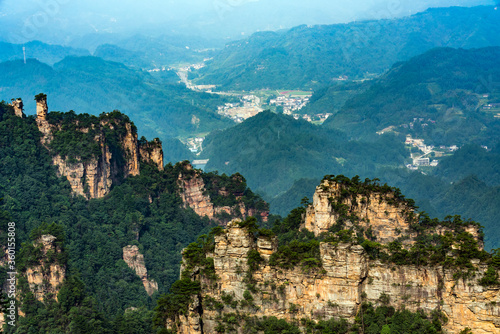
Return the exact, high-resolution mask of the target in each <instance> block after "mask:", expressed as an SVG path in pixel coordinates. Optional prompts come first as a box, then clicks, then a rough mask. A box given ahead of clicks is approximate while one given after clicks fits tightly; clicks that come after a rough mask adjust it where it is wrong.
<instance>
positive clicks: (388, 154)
mask: <svg viewBox="0 0 500 334" xmlns="http://www.w3.org/2000/svg"><path fill="white" fill-rule="evenodd" d="M395 142H396V140H395V138H394V137H393V136H391V135H388V136H381V137H380V138H377V140H376V141H373V142H358V141H349V140H348V139H347V138H346V136H345V135H344V134H343V133H341V132H339V131H332V130H328V129H325V128H322V127H319V126H316V125H313V124H310V123H308V122H306V121H303V120H295V119H294V118H293V117H290V116H286V115H279V114H274V113H272V112H270V111H264V112H262V113H260V114H258V115H256V116H255V117H252V118H250V119H248V120H246V121H245V122H243V123H242V124H239V125H237V126H235V127H233V128H229V129H227V130H224V131H220V132H215V133H212V134H210V135H209V136H208V137H207V138H206V140H205V143H204V147H205V148H204V151H203V156H205V157H206V158H209V159H210V161H209V163H208V165H207V169H208V170H218V171H219V172H221V173H226V174H234V173H237V172H239V173H241V174H243V175H245V178H246V179H247V181H248V184H249V185H250V187H251V188H252V189H254V190H255V191H256V192H259V193H263V194H266V195H267V197H266V196H265V199H267V200H270V199H271V198H272V197H274V196H276V195H278V194H280V193H282V192H284V191H286V190H287V189H289V188H290V187H291V186H292V185H293V182H294V180H297V179H300V178H321V177H323V176H324V175H325V174H327V173H328V172H329V171H331V170H335V171H338V172H342V173H344V174H349V173H353V174H363V173H365V172H366V171H370V170H375V169H376V168H377V167H379V166H391V165H393V166H395V165H396V164H397V163H398V162H399V163H403V162H404V155H405V154H406V153H405V149H404V147H403V145H402V144H401V145H399V144H398V143H396V144H395Z"/></svg>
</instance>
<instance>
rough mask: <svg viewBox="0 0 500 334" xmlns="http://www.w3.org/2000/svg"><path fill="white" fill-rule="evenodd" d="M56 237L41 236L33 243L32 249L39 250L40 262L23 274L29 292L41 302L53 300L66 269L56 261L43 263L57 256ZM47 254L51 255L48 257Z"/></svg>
mask: <svg viewBox="0 0 500 334" xmlns="http://www.w3.org/2000/svg"><path fill="white" fill-rule="evenodd" d="M55 241H56V237H54V236H52V235H42V236H41V237H40V238H39V239H38V240H36V241H35V242H34V244H33V245H34V247H35V248H39V249H40V259H41V260H40V262H39V264H37V265H34V266H29V267H28V268H27V269H26V272H25V273H24V275H25V277H26V279H27V281H28V284H29V288H30V290H31V291H32V292H33V294H34V295H35V297H36V298H37V299H38V300H40V301H43V299H44V298H54V299H56V300H57V294H58V293H59V289H60V287H61V285H62V283H63V280H64V277H65V275H66V267H65V266H64V265H62V264H60V263H58V262H57V261H52V262H50V263H45V262H46V261H45V260H46V259H48V258H54V255H56V254H59V253H60V252H61V249H59V248H58V247H57V245H56V243H55ZM48 254H51V256H49V255H48Z"/></svg>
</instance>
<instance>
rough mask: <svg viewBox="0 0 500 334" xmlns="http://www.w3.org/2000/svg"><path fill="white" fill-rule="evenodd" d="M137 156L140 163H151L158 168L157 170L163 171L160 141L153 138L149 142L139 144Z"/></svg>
mask: <svg viewBox="0 0 500 334" xmlns="http://www.w3.org/2000/svg"><path fill="white" fill-rule="evenodd" d="M139 154H140V156H141V159H142V161H145V162H147V163H153V164H154V165H156V166H157V167H158V170H163V168H164V163H163V149H162V145H161V141H160V139H158V138H155V139H153V141H151V142H147V141H146V142H143V143H140V144H139Z"/></svg>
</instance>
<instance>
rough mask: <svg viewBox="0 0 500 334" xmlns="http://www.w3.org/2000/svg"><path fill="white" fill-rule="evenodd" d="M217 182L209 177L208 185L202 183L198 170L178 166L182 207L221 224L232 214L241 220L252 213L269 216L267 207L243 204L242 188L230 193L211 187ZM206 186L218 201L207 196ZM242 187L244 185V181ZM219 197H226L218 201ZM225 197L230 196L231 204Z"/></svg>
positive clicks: (229, 218)
mask: <svg viewBox="0 0 500 334" xmlns="http://www.w3.org/2000/svg"><path fill="white" fill-rule="evenodd" d="M232 178H233V179H234V180H232V181H234V182H239V180H236V178H237V177H235V176H233V177H232ZM218 181H219V180H218V179H216V178H214V179H210V181H209V182H210V184H206V182H205V180H204V178H203V175H202V172H201V171H199V170H195V169H193V167H192V166H191V165H190V164H183V165H181V171H180V173H179V177H178V186H179V189H180V192H179V194H180V196H181V199H182V201H183V203H184V206H185V207H190V208H192V209H193V210H194V211H195V212H196V213H197V214H198V215H199V216H201V217H204V216H206V217H208V218H210V219H214V220H216V221H218V222H219V223H220V224H221V225H226V223H227V222H228V221H230V220H231V219H232V218H235V217H240V218H243V219H244V218H247V217H250V216H255V217H258V218H260V219H261V220H263V221H267V217H268V216H269V209H268V208H267V206H266V207H265V208H264V209H260V210H259V209H257V208H255V207H247V206H246V205H245V203H244V201H243V191H241V192H239V191H235V192H231V191H229V190H227V189H226V188H225V187H222V188H221V189H218V190H213V188H214V187H216V185H215V184H216V183H218ZM209 187H210V188H212V192H213V193H214V196H213V197H218V200H217V199H215V198H212V196H210V193H209V191H208V188H209ZM244 188H246V183H245V185H244ZM243 190H244V189H243ZM221 198H222V199H226V200H221ZM229 198H234V200H233V201H229V202H232V205H226V203H227V202H228V201H227V199H229ZM214 200H216V202H215V201H214ZM250 202H251V201H250ZM220 203H223V204H220Z"/></svg>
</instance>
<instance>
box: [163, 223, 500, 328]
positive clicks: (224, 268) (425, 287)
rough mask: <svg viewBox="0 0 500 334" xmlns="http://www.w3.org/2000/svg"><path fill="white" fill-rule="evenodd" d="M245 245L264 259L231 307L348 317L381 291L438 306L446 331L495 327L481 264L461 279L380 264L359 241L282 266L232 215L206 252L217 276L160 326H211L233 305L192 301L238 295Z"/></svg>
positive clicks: (495, 294) (495, 307)
mask: <svg viewBox="0 0 500 334" xmlns="http://www.w3.org/2000/svg"><path fill="white" fill-rule="evenodd" d="M252 249H256V250H258V251H259V253H260V254H262V255H263V256H262V257H263V258H264V259H265V263H264V264H263V265H261V266H260V268H259V269H258V270H257V271H255V272H253V279H254V281H255V283H256V288H257V290H258V293H253V294H252V298H253V304H254V306H244V307H242V306H238V312H239V313H243V314H246V315H249V316H256V317H264V316H267V317H269V316H274V317H277V318H278V319H286V320H288V321H293V320H296V319H301V318H312V319H316V320H317V319H329V318H331V317H336V318H338V317H341V318H345V319H348V320H350V321H353V320H354V318H355V316H356V314H357V312H358V310H359V307H360V304H361V303H362V302H363V301H367V302H372V303H374V304H375V305H381V296H383V297H385V298H386V299H388V300H389V301H390V303H391V305H393V306H395V307H402V306H404V307H405V308H406V309H408V310H410V311H417V310H418V309H423V310H424V311H426V312H431V311H433V310H435V309H440V310H441V311H442V312H443V313H444V314H445V315H446V316H447V318H448V322H447V324H446V326H445V330H446V332H447V333H458V332H459V331H461V330H463V329H464V328H465V327H469V328H471V329H472V332H473V333H481V334H494V333H500V293H499V288H487V287H483V286H481V285H479V284H478V280H479V279H480V278H481V277H482V276H483V274H484V272H485V271H486V267H485V266H482V265H476V269H477V273H478V274H477V277H476V278H473V279H470V280H468V281H466V282H464V281H463V280H462V279H458V280H457V279H455V278H454V277H453V274H454V271H453V270H450V269H444V268H442V267H440V266H421V267H416V266H410V265H402V266H395V265H388V264H387V263H381V262H379V261H375V260H370V258H369V257H368V256H367V254H366V252H365V250H364V249H363V248H362V247H361V246H359V245H354V244H349V243H344V244H342V243H340V244H331V243H321V244H320V258H321V261H322V267H321V268H319V269H310V270H305V269H303V268H301V267H297V268H294V269H288V270H286V269H282V268H277V267H272V266H270V265H269V264H268V263H267V259H268V258H269V256H270V255H271V254H272V253H273V252H275V251H276V249H277V244H276V243H275V240H273V239H272V238H271V239H267V240H261V239H257V240H256V239H255V238H254V236H253V234H252V233H250V232H249V231H248V230H247V229H246V228H242V227H240V226H239V225H238V224H237V223H236V222H231V223H229V224H228V226H227V229H226V230H225V231H224V233H222V234H221V235H219V236H216V237H215V250H214V252H213V253H212V254H209V255H207V256H210V257H213V260H214V266H215V273H216V275H217V276H218V277H219V279H218V280H217V281H209V280H208V279H206V278H202V281H201V283H202V292H201V294H200V296H199V297H195V298H193V304H191V305H190V307H189V310H190V311H189V312H188V314H187V315H184V316H180V317H178V318H177V319H176V321H175V322H173V321H169V322H168V323H167V327H168V328H173V327H174V325H175V324H177V326H178V333H186V334H187V333H190V334H197V333H199V334H201V333H204V334H207V333H216V330H215V328H216V327H217V325H218V322H219V320H218V319H220V315H221V314H222V315H224V314H227V313H234V312H236V310H235V309H233V308H232V307H231V306H229V305H226V304H224V303H223V304H224V308H223V309H222V310H221V311H217V310H215V309H210V308H206V307H200V304H199V303H200V300H201V299H203V300H208V299H210V298H213V299H214V300H216V301H222V296H223V295H224V294H229V295H232V296H233V298H235V299H236V300H238V301H242V300H244V299H245V298H244V293H245V291H246V290H248V286H247V282H246V281H245V277H246V270H247V269H248V265H247V254H248V252H249V251H250V250H252ZM192 275H193V276H192V277H193V279H195V278H199V277H200V276H199V273H198V272H197V271H194V272H193V274H192ZM200 310H202V311H200Z"/></svg>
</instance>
